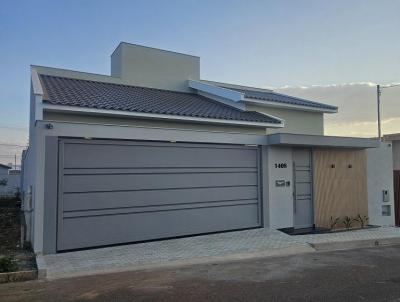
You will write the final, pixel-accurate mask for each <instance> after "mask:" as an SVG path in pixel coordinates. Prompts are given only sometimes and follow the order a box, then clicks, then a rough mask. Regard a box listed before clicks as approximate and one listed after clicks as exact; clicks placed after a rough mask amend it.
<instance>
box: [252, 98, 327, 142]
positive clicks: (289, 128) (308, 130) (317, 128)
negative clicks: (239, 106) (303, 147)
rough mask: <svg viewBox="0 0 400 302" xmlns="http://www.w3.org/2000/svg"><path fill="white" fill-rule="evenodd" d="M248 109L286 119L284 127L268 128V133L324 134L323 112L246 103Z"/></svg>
mask: <svg viewBox="0 0 400 302" xmlns="http://www.w3.org/2000/svg"><path fill="white" fill-rule="evenodd" d="M246 110H248V111H258V112H262V113H266V114H270V115H272V116H276V117H279V118H281V119H283V120H284V121H285V127H284V128H278V129H272V128H271V129H267V134H272V133H292V134H312V135H323V134H324V114H323V113H322V112H310V111H301V110H291V109H280V108H273V107H261V106H255V105H246Z"/></svg>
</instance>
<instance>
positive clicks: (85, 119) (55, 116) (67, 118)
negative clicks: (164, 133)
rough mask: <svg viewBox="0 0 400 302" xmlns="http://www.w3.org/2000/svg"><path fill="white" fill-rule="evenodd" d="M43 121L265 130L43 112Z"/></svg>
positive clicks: (249, 130) (192, 128)
mask: <svg viewBox="0 0 400 302" xmlns="http://www.w3.org/2000/svg"><path fill="white" fill-rule="evenodd" d="M43 119H44V120H47V121H64V122H76V123H92V124H103V125H107V124H108V125H127V126H139V127H159V128H174V129H186V130H189V129H190V130H206V131H221V132H232V133H249V134H251V133H254V134H265V128H254V127H238V126H223V125H210V124H200V123H197V124H195V123H182V122H181V123H178V122H172V121H171V122H163V121H156V120H144V119H136V118H121V117H110V116H108V117H107V116H99V115H98V116H95V115H83V114H80V115H77V114H68V113H55V112H45V113H44V115H43Z"/></svg>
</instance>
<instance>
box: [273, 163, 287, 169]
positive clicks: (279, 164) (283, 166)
mask: <svg viewBox="0 0 400 302" xmlns="http://www.w3.org/2000/svg"><path fill="white" fill-rule="evenodd" d="M275 168H278V169H284V168H287V163H278V164H275Z"/></svg>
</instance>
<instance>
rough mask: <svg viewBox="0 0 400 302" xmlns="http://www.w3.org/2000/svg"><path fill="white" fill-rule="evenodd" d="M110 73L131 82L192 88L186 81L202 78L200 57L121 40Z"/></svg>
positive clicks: (142, 84)
mask: <svg viewBox="0 0 400 302" xmlns="http://www.w3.org/2000/svg"><path fill="white" fill-rule="evenodd" d="M111 75H112V76H113V77H119V78H121V79H122V80H123V81H124V82H127V83H130V84H131V85H137V86H144V87H153V88H160V89H168V90H178V91H190V88H189V87H188V84H187V81H188V80H189V79H192V80H198V79H200V58H199V57H195V56H191V55H186V54H180V53H176V52H171V51H165V50H161V49H155V48H150V47H145V46H140V45H134V44H128V43H120V44H119V46H118V47H117V49H116V51H115V52H114V53H113V54H112V55H111Z"/></svg>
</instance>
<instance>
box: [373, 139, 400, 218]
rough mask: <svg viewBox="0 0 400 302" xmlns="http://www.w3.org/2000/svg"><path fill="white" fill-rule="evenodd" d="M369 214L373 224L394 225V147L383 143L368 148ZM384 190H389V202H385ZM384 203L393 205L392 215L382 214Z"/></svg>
mask: <svg viewBox="0 0 400 302" xmlns="http://www.w3.org/2000/svg"><path fill="white" fill-rule="evenodd" d="M367 186H368V216H369V219H370V221H369V223H370V224H373V225H381V226H389V225H394V194H393V163H392V147H391V144H389V143H381V145H380V147H379V148H371V149H367ZM383 190H389V198H390V201H389V202H383ZM382 205H390V206H391V214H392V215H391V216H382Z"/></svg>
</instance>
